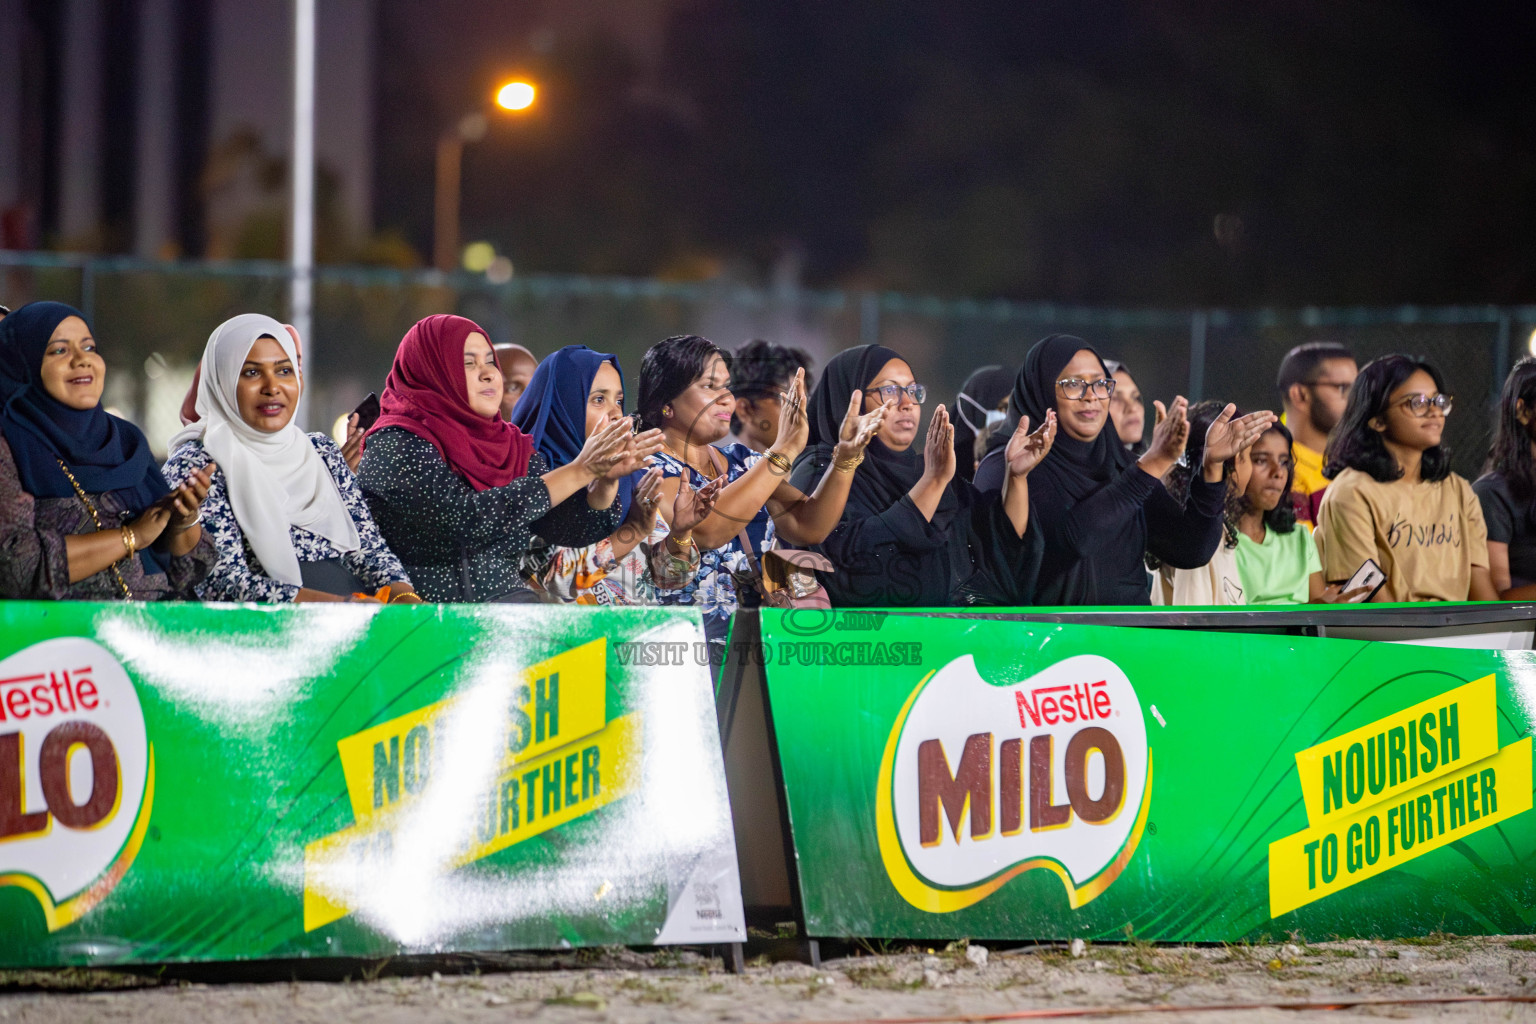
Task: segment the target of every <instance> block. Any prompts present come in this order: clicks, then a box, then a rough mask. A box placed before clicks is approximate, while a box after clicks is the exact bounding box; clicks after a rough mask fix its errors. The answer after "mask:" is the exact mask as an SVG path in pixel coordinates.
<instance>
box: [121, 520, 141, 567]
mask: <svg viewBox="0 0 1536 1024" xmlns="http://www.w3.org/2000/svg"><path fill="white" fill-rule="evenodd" d="M123 547H124V548H126V549H127V551H128V553H127V554H126V555H124V556H123V558H132V557H133V555H134V552H136V551H138V550H139V542H138V541H137V540H135V539H134V536H133V527H131V526H125V527H123ZM118 561H122V558H120V559H118Z"/></svg>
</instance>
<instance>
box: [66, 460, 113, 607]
mask: <svg viewBox="0 0 1536 1024" xmlns="http://www.w3.org/2000/svg"><path fill="white" fill-rule="evenodd" d="M54 461H55V462H57V463H58V464H59V468H60V469H62V470H63V471H64V475H65V476H67V477H68V478H69V484H70V486H71V487H73V488H74V489H75V495H76V496H77V497H78V498H79V499H80V501H81V503H82V504H83V505H85V510H86V511H87V512H89V513H90V514H91V522H93V523H95V524H96V529H98V530H105V529H106V527H105V526H102V525H101V516H100V515H99V514H97V512H96V506H95V505H93V504H91V499H90V498H87V497H86V496H85V488H83V487H81V486H80V481H78V480H76V479H75V474H73V473H71V472H70V471H69V467H68V466H66V465H64V460H63V459H55V460H54ZM130 557H131V556H130ZM108 568H109V569H111V570H112V576H113V577H114V578H115V579H116V580H117V585H118V588H119V589H121V590H122V592H123V600H124V601H126V600H128V598H129V597H130V596H131V594H130V592H129V590H128V581H127V580H125V579H123V574H122V573H121V572H120V571H119V570H118V568H117V563H116V562H113V563H112V564H111V565H110V566H108Z"/></svg>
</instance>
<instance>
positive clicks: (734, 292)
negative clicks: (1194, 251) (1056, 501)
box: [0, 250, 1536, 476]
mask: <svg viewBox="0 0 1536 1024" xmlns="http://www.w3.org/2000/svg"><path fill="white" fill-rule="evenodd" d="M289 272H290V271H289V267H288V265H287V264H286V263H279V262H267V261H246V262H222V263H169V262H152V261H146V260H139V259H134V258H128V257H117V256H89V255H80V254H72V253H53V252H17V251H6V250H0V302H3V303H5V304H7V305H10V306H12V307H13V308H14V307H15V306H16V305H18V304H20V303H22V302H25V301H29V300H32V299H42V298H50V299H58V300H61V301H65V302H70V303H72V304H74V305H77V306H79V307H80V308H81V310H82V311H83V312H85V313H86V314H87V315H88V316H89V317H90V318H91V320H92V323H93V325H94V326H95V328H96V332H97V335H98V337H99V338H100V339H101V340H102V341H103V352H104V354H105V355H106V358H107V359H108V363H109V366H111V367H112V368H113V369H115V370H117V371H118V372H117V373H116V374H109V376H108V394H107V400H108V402H109V404H112V405H114V406H115V407H117V408H118V409H119V410H121V411H122V412H124V413H125V414H126V415H128V416H130V417H131V418H133V419H135V420H136V421H137V422H139V423H140V424H142V425H143V426H144V427H145V430H146V432H147V433H148V434H149V436H150V439H151V441H152V442H154V443H155V444H156V445H163V444H164V443H165V441H166V440H167V439H168V438H169V436H170V434H171V433H172V432H174V430H175V428H176V427H177V426H178V421H177V419H176V410H177V409H178V408H179V406H180V403H181V398H182V395H183V394H184V392H185V390H186V387H187V383H188V382H189V381H190V379H191V370H192V367H193V366H194V365H195V363H196V360H197V358H198V357H199V355H200V354H201V351H202V346H203V344H204V342H205V340H206V339H207V337H208V334H209V333H210V332H211V331H212V330H213V328H214V327H216V326H217V325H218V324H219V323H221V322H222V321H223V320H225V319H227V318H228V317H230V316H233V315H235V314H236V313H242V312H264V313H269V314H271V315H273V316H276V317H278V318H280V319H281V318H284V317H285V315H286V313H287V310H286V305H287V282H288V275H289ZM314 288H315V290H314V312H313V317H314V319H313V323H314V327H313V331H312V334H313V337H312V338H309V339H306V349H307V351H308V352H309V354H310V357H309V366H308V372H309V381H308V402H307V405H308V406H309V413H308V418H309V423H310V426H311V427H312V428H315V429H329V428H330V426H331V424H332V422H333V421H334V420H335V418H336V417H337V416H339V415H341V414H343V413H345V412H346V411H347V410H349V409H350V408H352V406H354V405H356V404H357V402H358V401H360V400H361V399H362V398H363V396H365V395H366V394H367V393H368V392H370V391H377V390H379V389H380V388H381V387H382V385H383V380H384V375H385V373H386V372H387V371H388V368H389V363H390V359H391V358H392V356H393V354H394V351H395V347H396V345H397V344H398V343H399V340H400V337H401V336H402V335H403V334H404V333H405V331H406V329H407V328H409V327H410V325H411V324H412V323H414V322H415V321H416V320H418V319H420V318H421V317H423V316H427V315H429V314H431V313H441V312H456V313H460V314H462V315H464V316H468V317H470V318H471V319H474V320H476V321H477V322H479V323H480V324H482V325H483V326H484V327H485V328H486V330H487V331H488V333H489V334H490V336H491V338H492V340H493V341H497V342H501V341H515V342H518V343H519V344H522V345H526V346H527V347H528V348H530V349H531V350H532V351H534V352H535V353H536V354H540V355H542V354H544V353H547V352H550V351H552V350H554V349H555V348H558V347H560V346H561V345H569V344H585V345H590V346H591V347H593V348H595V349H598V350H599V351H605V352H613V353H615V354H617V355H618V356H619V358H620V361H621V363H622V364H623V365H624V366H625V367H626V369H627V370H628V372H629V380H628V386H629V389H630V396H631V404H632V400H633V396H634V394H635V392H636V390H637V381H636V380H635V374H636V373H637V372H638V370H639V365H640V357H641V355H642V354H643V353H644V351H645V349H646V348H648V347H649V346H650V345H652V344H654V343H655V342H657V341H659V340H660V339H662V338H664V337H667V336H668V335H672V334H681V333H697V334H703V335H705V336H707V337H710V338H712V339H714V340H715V341H716V342H718V343H720V344H722V345H724V346H727V347H732V348H734V347H736V346H738V345H740V344H741V343H743V342H745V341H747V340H749V339H750V338H754V337H764V338H768V339H770V340H773V341H777V342H780V343H783V344H793V345H799V346H801V347H803V348H805V349H807V350H808V351H810V352H811V353H812V354H813V355H814V356H815V357H816V358H817V360H818V363H819V362H822V361H825V359H826V358H827V357H829V356H830V355H832V354H833V353H835V352H837V351H839V350H841V349H843V348H846V347H848V346H851V345H856V344H860V343H864V342H880V343H881V344H884V345H887V346H889V347H891V348H893V349H895V350H897V351H899V352H901V353H902V354H903V355H904V356H905V357H906V358H907V359H908V361H909V362H911V364H912V366H913V371H914V373H916V374H917V376H918V377H919V379H921V380H923V381H924V382H926V383H927V384H928V385H929V387H930V389H932V390H933V391H934V392H935V394H936V396H937V399H938V400H943V401H946V402H949V401H952V400H953V395H954V393H955V391H956V390H957V389H958V387H959V385H960V383H961V381H963V380H964V379H965V377H966V376H967V375H968V374H969V373H970V371H971V370H972V369H974V368H975V367H977V366H982V365H986V364H988V363H1001V364H1003V365H1006V366H1010V367H1012V366H1017V365H1018V364H1019V363H1020V362H1021V361H1022V359H1023V355H1024V352H1025V350H1026V349H1027V348H1028V347H1029V345H1030V344H1032V343H1033V342H1034V341H1036V340H1037V339H1039V338H1040V337H1043V336H1044V335H1047V334H1052V333H1058V332H1061V333H1070V334H1078V335H1081V336H1083V337H1085V338H1087V339H1089V340H1090V341H1092V342H1093V343H1094V345H1095V346H1096V347H1098V348H1099V349H1100V351H1102V352H1104V353H1105V354H1106V355H1111V356H1113V357H1114V358H1117V359H1120V360H1122V361H1123V362H1125V363H1126V364H1127V366H1128V367H1129V368H1130V370H1131V372H1132V373H1133V375H1134V376H1135V377H1136V380H1137V383H1138V385H1139V386H1140V387H1141V390H1142V392H1143V394H1144V395H1145V396H1146V397H1147V400H1148V401H1149V402H1150V401H1151V399H1152V398H1154V397H1155V398H1161V399H1163V400H1165V401H1166V400H1168V399H1171V398H1172V397H1173V396H1174V395H1175V394H1185V395H1188V396H1190V397H1191V398H1192V399H1199V398H1220V399H1224V400H1229V401H1235V402H1237V403H1238V404H1239V405H1241V406H1243V407H1245V408H1274V407H1275V406H1276V403H1277V401H1278V396H1277V394H1276V393H1275V386H1274V381H1275V372H1276V370H1277V369H1278V367H1279V363H1280V360H1281V358H1282V357H1283V356H1284V354H1285V352H1286V351H1287V350H1288V349H1289V348H1290V347H1291V346H1293V345H1297V344H1300V343H1301V342H1304V341H1312V340H1321V339H1328V340H1335V341H1339V342H1342V343H1343V344H1345V345H1348V346H1349V347H1350V348H1352V349H1353V350H1354V351H1355V352H1356V353H1357V355H1358V356H1359V357H1360V359H1361V361H1362V362H1364V361H1365V360H1368V359H1370V358H1373V357H1375V356H1378V355H1382V354H1385V353H1387V352H1394V351H1403V352H1410V353H1413V354H1417V355H1422V356H1425V357H1427V358H1428V359H1429V360H1430V361H1431V362H1433V363H1435V364H1436V365H1437V366H1438V367H1439V368H1440V370H1441V372H1442V373H1444V374H1445V376H1446V377H1447V379H1448V382H1449V386H1450V387H1451V388H1452V389H1453V390H1454V391H1455V392H1456V393H1457V394H1458V397H1459V399H1460V401H1459V404H1458V408H1457V414H1456V415H1455V416H1453V417H1452V419H1451V421H1450V424H1449V426H1448V430H1447V435H1448V443H1449V444H1451V446H1452V447H1453V449H1454V450H1455V453H1456V454H1455V464H1456V467H1457V469H1458V471H1460V472H1462V473H1463V474H1465V475H1468V476H1475V475H1476V473H1477V470H1478V466H1479V465H1480V463H1481V460H1482V455H1483V452H1484V451H1485V450H1486V444H1487V430H1488V425H1489V410H1490V408H1491V404H1492V401H1493V399H1494V398H1496V396H1497V394H1498V390H1499V387H1500V386H1501V385H1502V382H1503V378H1504V375H1505V374H1506V373H1507V372H1508V369H1509V367H1510V365H1511V364H1512V362H1513V360H1514V359H1515V358H1516V356H1518V355H1521V354H1524V351H1525V339H1526V338H1527V336H1528V335H1529V334H1530V332H1531V330H1532V327H1533V326H1536V306H1516V307H1510V306H1491V305H1490V306H1396V307H1306V308H1297V309H1252V310H1237V309H1182V310H1181V309H1111V308H1103V307H1093V306H1071V305H1061V304H1056V303H1036V302H1013V301H1008V300H1001V299H996V300H986V299H943V298H936V297H931V296H918V295H906V294H899V293H893V292H879V293H876V292H851V291H839V290H817V289H803V288H761V287H752V286H747V285H742V284H737V283H732V282H728V281H663V280H644V279H632V278H596V277H582V276H572V275H528V276H521V277H515V278H513V279H512V280H510V281H508V282H506V283H504V284H492V283H490V282H489V281H487V280H486V278H485V277H484V276H483V275H474V274H469V273H453V274H444V273H440V272H438V271H434V270H396V269H388V268H379V267H361V266H325V265H322V266H319V267H316V268H315V271H314ZM1517 350H1518V351H1517ZM125 370H126V371H128V372H123V371H125Z"/></svg>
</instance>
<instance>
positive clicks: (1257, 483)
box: [1236, 423, 1364, 604]
mask: <svg viewBox="0 0 1536 1024" xmlns="http://www.w3.org/2000/svg"><path fill="white" fill-rule="evenodd" d="M1291 444H1292V441H1291V432H1290V431H1289V430H1287V429H1286V427H1285V425H1284V424H1282V423H1276V424H1275V425H1274V426H1272V427H1270V428H1269V429H1268V430H1267V431H1265V432H1264V434H1263V435H1261V436H1260V437H1259V439H1258V440H1257V441H1255V442H1254V444H1253V449H1252V451H1251V454H1250V458H1251V460H1252V462H1253V472H1252V474H1251V475H1250V476H1249V478H1248V486H1247V488H1246V489H1245V490H1244V492H1243V497H1242V501H1241V503H1240V507H1241V512H1240V513H1239V514H1238V520H1237V552H1236V555H1237V573H1238V577H1239V579H1241V580H1242V584H1243V593H1244V595H1246V596H1245V599H1244V603H1245V604H1309V603H1311V604H1333V603H1335V602H1338V601H1341V600H1358V599H1359V598H1360V597H1363V596H1364V594H1363V593H1358V594H1353V595H1350V596H1349V597H1347V598H1346V597H1344V596H1343V595H1341V593H1340V591H1341V590H1342V589H1343V588H1342V585H1337V584H1336V585H1333V586H1328V585H1325V584H1324V582H1323V566H1322V562H1321V561H1320V560H1319V558H1318V554H1317V545H1316V544H1314V543H1313V541H1312V530H1311V529H1310V528H1309V527H1308V526H1307V524H1306V523H1300V522H1297V521H1296V511H1295V507H1294V506H1293V505H1292V503H1291V484H1292V482H1293V481H1294V479H1295V475H1296V465H1295V460H1294V457H1293V455H1292V452H1291Z"/></svg>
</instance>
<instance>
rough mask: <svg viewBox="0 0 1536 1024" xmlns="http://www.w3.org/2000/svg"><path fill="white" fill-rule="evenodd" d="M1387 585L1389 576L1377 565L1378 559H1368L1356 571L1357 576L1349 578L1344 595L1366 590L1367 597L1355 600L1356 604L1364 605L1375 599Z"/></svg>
mask: <svg viewBox="0 0 1536 1024" xmlns="http://www.w3.org/2000/svg"><path fill="white" fill-rule="evenodd" d="M1386 585H1387V574H1386V573H1384V572H1382V571H1381V566H1379V565H1377V564H1376V559H1374V558H1367V559H1366V560H1365V561H1364V562H1363V563H1362V564H1361V566H1360V568H1358V569H1356V570H1355V574H1354V575H1353V576H1351V577H1350V578H1349V582H1348V583H1346V584H1344V590H1343V593H1345V594H1348V593H1350V592H1351V591H1354V590H1359V589H1361V588H1364V589H1365V590H1366V595H1365V596H1364V597H1360V598H1356V599H1355V602H1356V603H1360V604H1363V603H1364V602H1366V601H1369V600H1370V599H1371V598H1373V597H1375V596H1376V592H1377V591H1378V590H1380V589H1381V588H1382V587H1384V586H1386Z"/></svg>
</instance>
